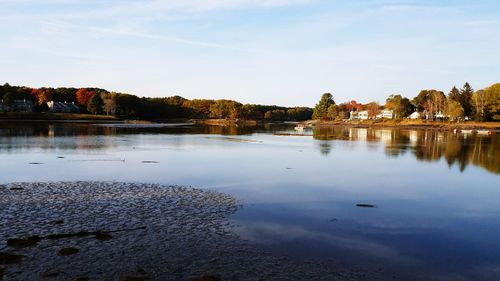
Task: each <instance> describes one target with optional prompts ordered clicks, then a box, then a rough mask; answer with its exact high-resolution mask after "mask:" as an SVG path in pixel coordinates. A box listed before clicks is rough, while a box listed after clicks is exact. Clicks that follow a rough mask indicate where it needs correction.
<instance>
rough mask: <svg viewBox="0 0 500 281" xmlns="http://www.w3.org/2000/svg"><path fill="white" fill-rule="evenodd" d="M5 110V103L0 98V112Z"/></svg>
mask: <svg viewBox="0 0 500 281" xmlns="http://www.w3.org/2000/svg"><path fill="white" fill-rule="evenodd" d="M6 111H7V105H5V103H4V102H3V100H0V113H2V112H6Z"/></svg>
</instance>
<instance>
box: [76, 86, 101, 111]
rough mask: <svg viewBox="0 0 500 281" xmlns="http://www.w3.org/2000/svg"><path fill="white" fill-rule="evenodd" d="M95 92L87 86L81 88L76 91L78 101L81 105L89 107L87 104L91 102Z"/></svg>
mask: <svg viewBox="0 0 500 281" xmlns="http://www.w3.org/2000/svg"><path fill="white" fill-rule="evenodd" d="M95 94H96V93H95V92H94V91H92V90H88V89H86V88H80V89H78V91H76V93H75V95H76V101H77V102H78V104H79V105H81V106H83V107H87V104H88V103H89V101H90V99H91V98H92V97H93V96H95Z"/></svg>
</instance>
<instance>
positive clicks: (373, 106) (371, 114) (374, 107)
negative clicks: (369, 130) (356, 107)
mask: <svg viewBox="0 0 500 281" xmlns="http://www.w3.org/2000/svg"><path fill="white" fill-rule="evenodd" d="M366 110H367V111H368V118H375V117H376V116H377V114H379V112H380V105H379V104H378V102H375V101H372V102H370V103H368V104H367V105H366Z"/></svg>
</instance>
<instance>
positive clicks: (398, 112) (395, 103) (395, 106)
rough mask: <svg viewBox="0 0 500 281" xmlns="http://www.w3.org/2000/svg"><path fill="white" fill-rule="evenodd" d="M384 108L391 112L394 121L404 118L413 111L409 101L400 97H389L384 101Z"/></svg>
mask: <svg viewBox="0 0 500 281" xmlns="http://www.w3.org/2000/svg"><path fill="white" fill-rule="evenodd" d="M385 108H386V109H389V110H392V111H393V113H394V118H395V119H401V118H404V117H406V116H408V115H410V114H411V113H412V112H413V110H414V107H413V105H412V104H411V102H410V100H409V99H408V98H405V97H402V96H401V95H390V96H389V97H388V98H387V99H386V101H385Z"/></svg>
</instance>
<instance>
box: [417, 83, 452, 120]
mask: <svg viewBox="0 0 500 281" xmlns="http://www.w3.org/2000/svg"><path fill="white" fill-rule="evenodd" d="M413 105H414V106H415V107H416V108H417V110H418V111H425V112H426V116H427V118H428V119H434V118H435V116H436V114H437V113H439V112H445V109H446V96H445V95H444V93H443V92H442V91H437V90H422V91H420V93H419V94H418V95H417V96H416V97H415V98H414V99H413Z"/></svg>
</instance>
